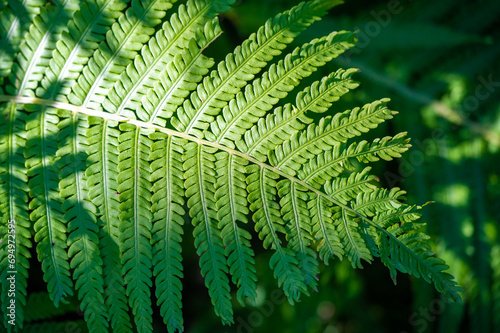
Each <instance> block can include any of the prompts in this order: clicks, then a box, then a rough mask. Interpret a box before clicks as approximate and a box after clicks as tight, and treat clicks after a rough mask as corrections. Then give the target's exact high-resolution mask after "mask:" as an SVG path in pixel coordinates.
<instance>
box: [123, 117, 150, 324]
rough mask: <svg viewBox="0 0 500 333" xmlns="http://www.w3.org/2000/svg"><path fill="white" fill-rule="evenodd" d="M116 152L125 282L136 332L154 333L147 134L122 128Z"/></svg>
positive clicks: (146, 131) (134, 127)
mask: <svg viewBox="0 0 500 333" xmlns="http://www.w3.org/2000/svg"><path fill="white" fill-rule="evenodd" d="M120 130H121V131H122V133H121V134H120V138H119V142H120V144H119V146H118V150H119V152H120V155H119V163H118V170H119V174H118V177H117V182H118V192H119V193H120V195H119V199H120V222H121V224H120V241H121V248H120V250H121V253H122V255H121V258H122V267H123V268H122V269H123V276H124V281H125V284H126V286H127V288H126V291H127V296H128V298H129V304H130V307H131V308H132V311H133V314H134V319H135V324H136V326H137V330H138V331H139V332H152V331H153V324H152V323H153V319H152V314H153V310H152V308H151V291H150V288H151V287H152V281H151V273H152V271H151V267H152V247H151V230H152V218H153V216H152V213H151V192H150V189H151V182H150V174H151V171H150V165H149V161H148V160H149V154H150V147H151V143H152V141H151V139H149V138H148V137H147V135H148V134H150V133H151V131H150V130H149V131H148V130H144V129H140V128H138V127H136V126H134V125H131V124H121V125H120Z"/></svg>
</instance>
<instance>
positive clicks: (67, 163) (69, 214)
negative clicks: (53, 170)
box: [56, 112, 108, 332]
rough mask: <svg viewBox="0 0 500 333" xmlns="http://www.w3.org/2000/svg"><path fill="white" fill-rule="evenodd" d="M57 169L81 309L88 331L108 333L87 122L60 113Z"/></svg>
mask: <svg viewBox="0 0 500 333" xmlns="http://www.w3.org/2000/svg"><path fill="white" fill-rule="evenodd" d="M60 116H62V117H64V118H63V119H61V121H60V122H59V124H58V126H59V134H58V141H59V149H58V151H57V162H56V167H57V169H59V170H61V173H60V179H61V180H60V182H59V188H60V195H61V199H62V200H63V204H62V207H61V210H62V213H63V214H64V220H65V221H66V222H67V223H68V228H67V232H68V234H69V236H68V256H69V258H70V267H71V268H72V269H73V280H74V281H75V288H76V290H77V291H78V298H79V299H80V300H81V301H82V303H81V304H82V305H81V309H82V311H83V312H84V318H85V320H86V321H87V323H88V326H89V329H90V330H92V331H93V332H106V331H107V327H108V321H107V318H106V309H105V306H104V298H103V296H102V295H103V285H104V282H103V278H102V275H101V274H102V260H101V257H100V255H99V247H98V243H99V238H98V232H99V228H98V226H97V218H96V207H95V205H94V204H93V203H92V201H91V200H90V198H89V195H88V188H87V178H86V177H85V169H86V167H87V164H86V160H87V154H86V148H87V143H86V141H87V140H86V134H87V129H88V123H87V119H86V118H83V117H78V115H77V114H71V113H67V114H66V113H65V112H60Z"/></svg>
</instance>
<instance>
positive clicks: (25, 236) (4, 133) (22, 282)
mask: <svg viewBox="0 0 500 333" xmlns="http://www.w3.org/2000/svg"><path fill="white" fill-rule="evenodd" d="M0 119H2V121H0V215H1V216H2V223H1V224H0V232H1V234H2V235H4V237H2V242H1V243H0V268H1V269H2V271H1V274H0V277H1V278H2V279H3V280H2V290H1V296H0V299H1V304H2V314H3V316H2V319H3V323H4V326H5V328H8V324H7V323H8V321H9V320H11V319H12V318H9V317H7V314H8V312H7V307H8V306H9V305H10V300H11V299H13V300H15V302H16V313H15V322H16V323H17V324H18V325H19V327H20V328H21V329H22V327H23V320H24V311H23V310H24V309H23V308H24V306H25V305H26V295H27V290H26V287H27V278H28V269H29V267H30V265H29V258H30V257H31V254H30V252H29V248H31V247H32V242H31V232H30V228H31V223H30V222H29V216H28V205H27V202H28V186H27V183H28V177H27V175H26V173H27V171H26V167H25V165H24V157H23V147H24V146H25V145H26V130H25V120H26V118H25V114H24V113H20V112H18V111H17V108H16V105H15V104H13V103H2V104H0ZM8 222H12V224H11V225H12V226H14V229H12V228H9V226H8ZM9 244H10V245H9ZM14 245H15V246H14ZM12 259H14V260H12ZM14 261H15V265H12V262H14ZM9 272H17V273H14V274H15V285H16V293H15V295H14V297H11V296H12V295H10V296H9V290H10V282H11V280H8V279H7V277H9V276H10V275H11V274H13V273H9Z"/></svg>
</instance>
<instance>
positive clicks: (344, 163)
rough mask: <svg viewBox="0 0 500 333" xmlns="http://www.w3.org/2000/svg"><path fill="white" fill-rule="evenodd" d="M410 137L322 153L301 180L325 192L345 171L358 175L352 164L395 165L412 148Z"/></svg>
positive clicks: (308, 163)
mask: <svg viewBox="0 0 500 333" xmlns="http://www.w3.org/2000/svg"><path fill="white" fill-rule="evenodd" d="M408 142H409V139H407V138H406V133H399V134H397V135H396V136H394V137H389V136H387V137H384V138H382V139H378V138H377V139H375V140H373V141H372V142H371V143H370V142H368V141H365V140H363V141H360V142H359V143H357V142H354V143H352V144H350V145H346V144H344V143H341V144H340V145H338V146H335V147H334V148H333V150H332V151H331V152H330V151H325V152H321V153H319V154H318V155H316V156H311V157H310V159H309V160H307V161H306V162H305V163H304V167H303V168H302V169H301V170H299V171H298V175H297V176H298V178H299V179H301V180H303V181H305V182H306V183H307V184H309V185H311V186H312V187H315V188H318V189H319V188H321V187H322V186H323V185H324V184H325V182H326V181H328V180H331V179H333V178H335V177H337V176H339V175H340V174H341V173H342V172H344V171H346V170H347V171H354V170H356V166H355V165H354V164H353V162H352V160H353V159H356V160H357V161H358V162H361V163H370V162H375V161H378V160H379V159H380V158H382V159H384V160H386V161H391V160H392V159H394V158H397V157H400V156H401V154H402V153H404V152H405V151H407V150H408V149H409V147H410V145H409V144H408Z"/></svg>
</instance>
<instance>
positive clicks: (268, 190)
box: [246, 164, 307, 304]
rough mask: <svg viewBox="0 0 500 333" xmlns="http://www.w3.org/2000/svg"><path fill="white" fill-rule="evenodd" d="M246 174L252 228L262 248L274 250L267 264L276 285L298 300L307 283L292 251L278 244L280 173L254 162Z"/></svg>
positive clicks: (282, 225)
mask: <svg viewBox="0 0 500 333" xmlns="http://www.w3.org/2000/svg"><path fill="white" fill-rule="evenodd" d="M247 173H248V177H247V179H246V182H247V185H248V186H247V190H248V201H249V203H250V209H251V210H252V211H253V212H254V213H253V216H252V218H253V220H254V222H255V231H256V232H258V234H259V238H260V239H261V240H262V241H263V245H264V248H265V249H268V248H271V249H273V250H274V251H275V252H274V253H273V255H272V256H271V260H270V262H269V265H270V266H271V269H273V270H274V277H275V278H276V279H277V280H278V286H279V287H282V288H283V290H284V292H285V296H286V297H287V298H288V300H289V302H290V303H292V304H293V303H294V302H298V301H299V300H300V295H301V294H302V293H305V294H307V286H306V284H305V279H304V276H303V275H302V274H301V272H300V268H299V267H298V261H297V259H296V258H295V255H294V252H293V251H292V250H290V249H289V248H287V247H282V246H281V240H280V238H279V234H278V232H279V233H281V234H286V230H285V223H284V221H283V219H282V218H281V213H280V206H279V203H278V202H277V191H276V186H277V182H276V180H277V179H278V177H279V176H278V175H277V174H275V173H273V172H272V171H269V170H268V169H265V168H262V167H260V166H258V165H254V164H250V165H248V167H247Z"/></svg>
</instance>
